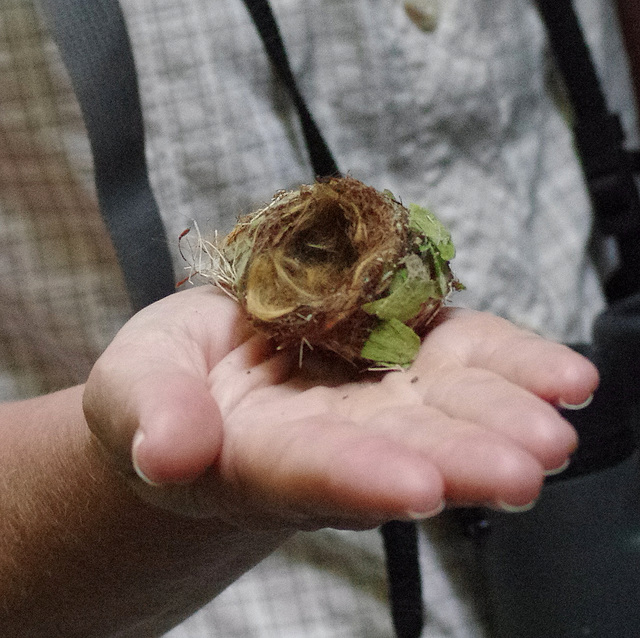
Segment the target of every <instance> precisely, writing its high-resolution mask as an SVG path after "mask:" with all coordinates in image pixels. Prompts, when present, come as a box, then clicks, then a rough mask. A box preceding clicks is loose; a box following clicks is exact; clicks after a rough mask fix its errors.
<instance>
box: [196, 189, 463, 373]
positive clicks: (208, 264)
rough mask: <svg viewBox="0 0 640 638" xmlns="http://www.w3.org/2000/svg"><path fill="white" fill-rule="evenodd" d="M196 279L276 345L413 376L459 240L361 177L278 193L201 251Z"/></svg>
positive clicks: (454, 284)
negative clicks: (221, 293) (227, 299)
mask: <svg viewBox="0 0 640 638" xmlns="http://www.w3.org/2000/svg"><path fill="white" fill-rule="evenodd" d="M192 253H193V255H194V258H193V259H191V260H188V261H190V268H191V272H192V274H195V273H197V274H198V275H199V276H200V277H204V278H205V279H206V280H208V281H210V282H212V283H214V284H216V285H217V286H219V287H220V288H222V289H223V290H225V292H227V293H228V294H230V295H231V296H232V297H233V298H234V299H236V300H237V301H238V303H240V304H241V306H242V307H243V309H244V310H245V311H246V313H247V315H248V316H249V318H250V319H251V321H252V322H253V324H254V326H255V327H256V329H257V330H259V331H261V332H263V333H265V334H266V335H268V336H269V337H270V338H272V339H273V340H274V341H275V342H276V343H277V344H278V345H279V346H282V347H288V346H292V345H297V346H300V347H303V346H305V345H306V346H308V347H310V348H314V347H319V348H322V349H326V350H330V351H332V352H335V353H337V354H339V355H340V356H342V357H344V358H345V359H347V360H349V361H352V362H354V363H356V364H357V365H364V366H365V367H396V366H406V365H408V364H410V363H411V362H412V361H413V359H414V358H415V356H416V354H417V351H418V348H419V345H420V336H419V335H420V334H421V333H422V332H423V331H424V330H425V328H426V326H427V325H428V324H429V322H430V321H431V320H432V319H433V317H434V316H435V314H436V313H437V312H438V310H439V309H440V308H441V306H442V304H443V303H444V301H445V300H446V298H447V297H448V295H449V293H450V292H451V291H452V290H454V289H458V288H461V285H460V284H459V282H458V281H457V280H456V279H455V277H454V276H453V274H452V272H451V269H450V267H449V261H450V260H451V259H452V258H453V256H454V253H455V251H454V247H453V244H452V242H451V237H450V235H449V233H448V231H447V230H446V229H445V228H444V226H443V225H442V224H441V223H440V222H439V221H438V220H437V219H436V218H435V217H434V216H433V215H432V214H431V213H430V212H429V211H427V210H426V209H424V208H421V207H419V206H416V205H413V204H411V205H409V207H408V208H407V207H405V206H403V205H402V204H401V203H400V202H399V201H398V200H397V199H396V198H395V197H394V196H393V195H392V194H391V193H389V192H388V191H385V192H379V191H377V190H376V189H374V188H372V187H370V186H366V185H365V184H363V183H362V182H360V181H358V180H356V179H354V178H352V177H335V178H328V179H323V180H319V181H317V182H315V183H314V184H312V185H304V186H301V187H300V188H299V189H297V190H294V191H287V192H285V191H281V192H279V193H277V194H276V195H275V197H274V198H273V200H272V201H271V203H270V204H269V205H267V206H265V207H264V208H262V209H260V210H258V211H257V212H255V213H253V214H250V215H247V216H244V217H241V218H240V219H239V220H238V222H237V224H236V226H235V228H234V229H233V230H232V231H231V233H230V234H229V235H228V236H226V237H225V238H223V239H219V238H218V237H217V236H216V237H215V238H214V240H213V241H207V240H204V239H203V238H202V237H201V236H200V235H199V233H198V240H197V245H196V246H195V247H192Z"/></svg>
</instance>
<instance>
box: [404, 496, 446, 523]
mask: <svg viewBox="0 0 640 638" xmlns="http://www.w3.org/2000/svg"><path fill="white" fill-rule="evenodd" d="M445 506H446V503H445V502H444V500H442V501H440V502H439V503H438V505H437V506H436V507H434V508H433V509H431V510H427V511H426V512H407V518H408V519H409V520H411V521H422V520H424V519H426V518H432V517H434V516H437V515H438V514H440V512H442V510H444V508H445Z"/></svg>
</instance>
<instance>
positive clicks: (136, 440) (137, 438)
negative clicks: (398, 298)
mask: <svg viewBox="0 0 640 638" xmlns="http://www.w3.org/2000/svg"><path fill="white" fill-rule="evenodd" d="M143 441H144V432H142V431H141V430H138V431H137V432H136V433H135V434H134V436H133V442H132V444H131V461H132V462H133V469H134V470H135V472H136V474H137V475H138V476H139V477H140V478H141V479H142V480H143V481H144V482H145V483H146V484H147V485H153V486H158V485H159V483H156V482H155V481H152V480H151V479H150V478H149V477H148V476H147V475H146V474H145V473H144V472H143V471H142V470H141V469H140V466H139V465H138V448H139V447H140V444H141V443H142V442H143Z"/></svg>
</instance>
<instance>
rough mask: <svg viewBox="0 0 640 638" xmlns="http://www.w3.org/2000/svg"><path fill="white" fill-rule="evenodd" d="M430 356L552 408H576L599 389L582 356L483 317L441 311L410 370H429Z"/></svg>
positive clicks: (502, 322) (504, 323) (474, 313)
mask: <svg viewBox="0 0 640 638" xmlns="http://www.w3.org/2000/svg"><path fill="white" fill-rule="evenodd" d="M434 352H435V353H448V355H449V356H452V357H455V358H457V359H458V360H459V361H460V362H461V363H462V365H464V366H467V367H474V368H484V369H487V370H491V371H492V372H495V373H496V374H498V375H500V376H502V377H503V378H505V379H507V380H508V381H511V382H512V383H514V384H516V385H518V386H521V387H523V388H525V389H527V390H529V391H530V392H533V393H534V394H536V395H538V396H539V397H541V398H543V399H544V400H546V401H548V402H550V403H552V404H554V405H559V404H560V403H567V404H572V405H578V404H581V403H583V402H584V401H585V400H587V399H588V397H589V396H590V395H591V394H592V393H593V392H594V390H595V389H596V387H597V385H598V372H597V370H596V368H595V366H594V365H593V364H592V363H591V362H590V361H588V360H587V359H586V358H584V357H583V356H581V355H579V354H577V353H576V352H574V351H572V350H571V349H570V348H568V347H566V346H564V345H561V344H558V343H554V342H552V341H548V340H546V339H543V338H542V337H539V336H538V335H535V334H533V333H531V332H529V331H526V330H523V329H520V328H518V327H516V326H514V325H513V324H511V323H510V322H508V321H505V320H504V319H500V318H499V317H495V316H493V315H489V314H486V313H478V312H473V311H469V310H462V309H453V308H452V309H446V310H445V311H444V313H443V315H442V317H440V318H439V321H438V325H437V326H436V327H435V328H434V330H432V331H431V332H430V333H429V335H428V336H427V338H426V340H425V344H424V347H423V348H422V350H421V352H420V354H419V356H418V359H417V360H416V363H415V364H414V368H421V367H422V366H428V365H429V359H430V357H431V356H432V354H433V353H434Z"/></svg>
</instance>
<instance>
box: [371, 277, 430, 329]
mask: <svg viewBox="0 0 640 638" xmlns="http://www.w3.org/2000/svg"><path fill="white" fill-rule="evenodd" d="M394 284H395V282H394ZM435 296H437V285H436V283H435V282H433V281H430V280H428V279H418V278H415V277H411V278H409V279H405V280H404V281H402V282H401V283H399V284H397V285H393V286H392V292H391V293H390V294H389V295H388V296H386V297H383V298H382V299H376V301H371V302H369V303H366V304H364V305H363V306H362V309H363V310H364V311H365V312H367V313H369V314H370V315H376V316H377V317H379V318H380V319H398V320H399V321H408V320H409V319H412V318H413V317H415V316H416V315H417V314H418V313H419V312H420V308H421V306H422V304H423V303H424V302H425V301H427V299H429V298H430V297H435Z"/></svg>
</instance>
